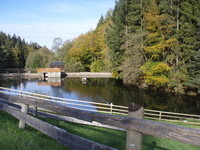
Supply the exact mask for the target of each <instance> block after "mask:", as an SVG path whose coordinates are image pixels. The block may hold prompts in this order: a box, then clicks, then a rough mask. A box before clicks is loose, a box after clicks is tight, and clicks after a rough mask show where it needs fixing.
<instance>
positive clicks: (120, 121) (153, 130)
mask: <svg viewBox="0 0 200 150" xmlns="http://www.w3.org/2000/svg"><path fill="white" fill-rule="evenodd" d="M0 97H1V98H2V99H5V100H6V101H9V102H12V103H22V104H26V105H34V106H37V107H41V108H44V109H48V110H51V111H54V112H57V113H61V114H65V115H67V116H71V117H74V118H78V119H81V120H85V121H89V122H92V121H96V122H99V123H102V124H105V125H111V126H116V127H119V128H123V129H126V130H134V131H137V132H140V133H142V134H146V135H151V136H156V137H163V138H167V139H171V140H176V141H180V142H184V143H188V144H192V145H197V146H200V142H199V141H200V130H198V129H192V128H186V127H182V126H177V125H171V124H167V123H160V122H154V121H150V120H145V119H136V118H132V117H126V116H117V115H110V114H103V113H98V112H89V111H83V110H78V109H74V108H69V107H66V106H62V105H57V104H54V103H50V102H48V101H41V100H35V99H32V98H24V97H16V96H11V95H6V94H2V93H0Z"/></svg>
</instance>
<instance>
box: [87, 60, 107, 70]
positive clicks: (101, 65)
mask: <svg viewBox="0 0 200 150" xmlns="http://www.w3.org/2000/svg"><path fill="white" fill-rule="evenodd" d="M104 68H105V64H104V63H103V62H102V61H101V60H97V61H94V62H93V63H92V64H91V66H90V69H91V72H102V71H104Z"/></svg>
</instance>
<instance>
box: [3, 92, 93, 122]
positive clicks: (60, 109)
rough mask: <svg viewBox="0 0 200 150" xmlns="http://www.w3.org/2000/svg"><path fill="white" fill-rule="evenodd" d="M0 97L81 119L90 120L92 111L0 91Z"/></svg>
mask: <svg viewBox="0 0 200 150" xmlns="http://www.w3.org/2000/svg"><path fill="white" fill-rule="evenodd" d="M0 97H1V98H2V99H4V100H6V101H9V102H12V103H22V104H26V105H33V106H37V107H41V108H44V109H47V110H51V111H54V112H57V113H61V114H65V115H68V116H71V117H75V118H78V119H81V120H85V121H88V122H92V113H91V112H89V111H83V110H78V111H77V109H74V108H69V107H65V106H61V105H58V104H55V103H50V102H47V101H41V100H35V99H30V98H24V97H16V96H11V95H6V94H2V93H0Z"/></svg>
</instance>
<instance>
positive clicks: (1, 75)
mask: <svg viewBox="0 0 200 150" xmlns="http://www.w3.org/2000/svg"><path fill="white" fill-rule="evenodd" d="M0 77H29V78H41V77H42V74H40V73H0Z"/></svg>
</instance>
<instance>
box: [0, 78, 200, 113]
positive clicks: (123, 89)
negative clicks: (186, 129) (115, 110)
mask: <svg viewBox="0 0 200 150" xmlns="http://www.w3.org/2000/svg"><path fill="white" fill-rule="evenodd" d="M0 86H2V87H8V88H12V89H18V90H24V91H29V92H34V93H40V94H47V95H51V96H56V97H62V98H69V99H76V100H85V101H93V102H101V103H113V104H115V105H122V106H129V104H130V103H133V102H134V103H138V104H142V105H143V106H144V108H146V109H154V110H163V111H171V112H180V113H189V114H197V115H200V99H199V97H198V96H186V95H176V94H172V93H166V92H160V91H155V90H150V89H139V88H137V87H134V86H127V85H123V83H122V82H121V81H119V80H115V79H112V78H87V79H86V80H82V79H81V78H63V79H51V80H49V81H43V80H42V79H24V78H1V79H0Z"/></svg>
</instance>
